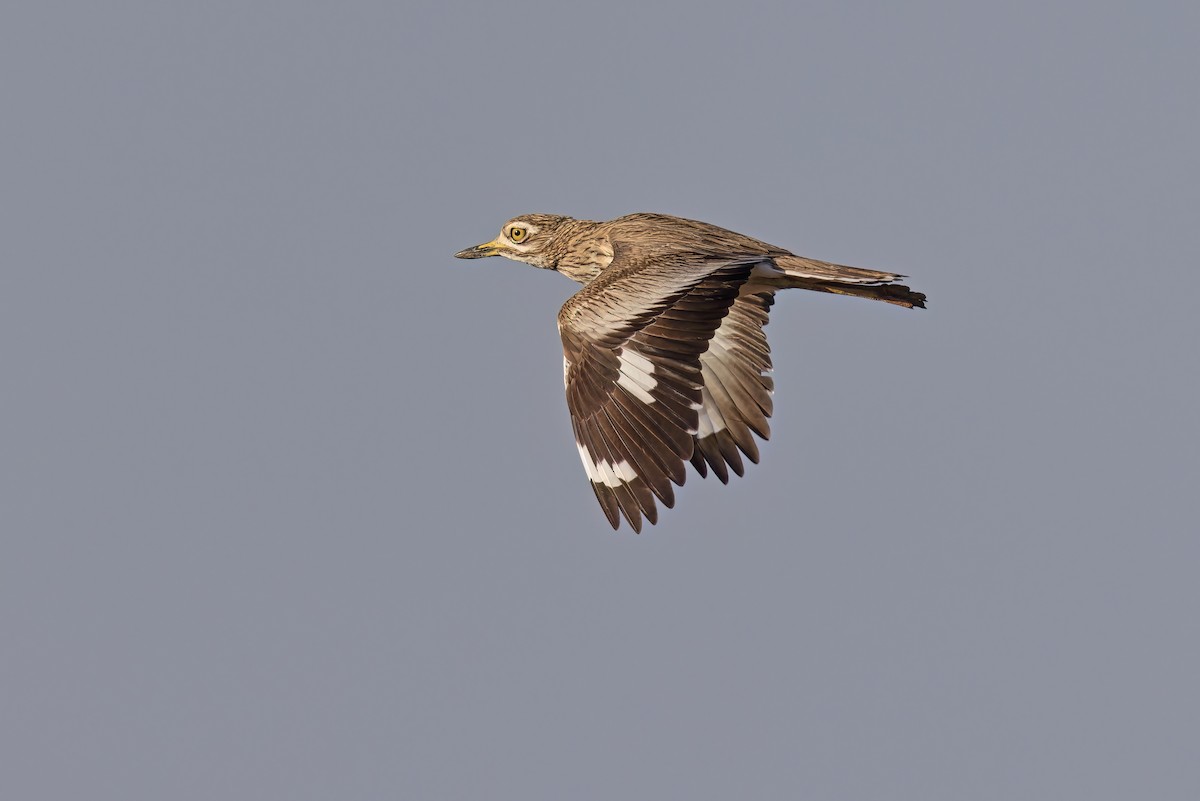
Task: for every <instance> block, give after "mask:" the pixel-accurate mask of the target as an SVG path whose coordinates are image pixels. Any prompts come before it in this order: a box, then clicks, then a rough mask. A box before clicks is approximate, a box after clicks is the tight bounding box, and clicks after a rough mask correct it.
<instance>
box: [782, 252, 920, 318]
mask: <svg viewBox="0 0 1200 801" xmlns="http://www.w3.org/2000/svg"><path fill="white" fill-rule="evenodd" d="M773 261H774V262H775V266H776V267H778V268H779V269H781V270H783V272H784V275H783V276H781V277H780V283H782V284H783V285H784V286H787V287H796V288H799V289H811V290H813V291H815V292H832V293H833V294H835V295H851V296H853V297H856V298H869V299H871V300H882V301H883V302H884V303H894V304H896V305H897V306H904V307H906V308H909V309H911V308H913V307H916V308H918V309H923V308H925V295H924V294H922V293H920V292H914V291H913V290H911V289H909V288H908V287H907V286H904V285H903V284H898V283H896V282H897V281H899V280H900V279H901V278H904V276H903V275H899V274H898V273H882V272H879V271H878V270H864V269H862V268H861V267H847V266H845V265H844V264H831V263H829V262H827V261H817V260H816V259H806V258H804V257H803V256H776V257H775V258H774V259H773Z"/></svg>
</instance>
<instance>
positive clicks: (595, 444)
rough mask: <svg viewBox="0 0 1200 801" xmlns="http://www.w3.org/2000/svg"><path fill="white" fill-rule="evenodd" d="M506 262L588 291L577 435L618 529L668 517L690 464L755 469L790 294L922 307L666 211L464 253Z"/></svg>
mask: <svg viewBox="0 0 1200 801" xmlns="http://www.w3.org/2000/svg"><path fill="white" fill-rule="evenodd" d="M454 255H455V256H456V257H457V258H460V259H478V258H483V257H485V256H504V257H506V258H509V259H513V260H514V261H520V262H525V263H526V264H532V265H533V266H534V267H539V268H541V269H544V270H556V271H558V272H560V273H562V274H563V275H565V276H567V277H568V278H570V279H572V280H574V281H578V282H579V283H581V284H583V285H584V286H583V288H582V289H580V290H579V291H578V292H576V293H575V294H574V295H572V296H571V298H570V299H569V300H567V302H566V303H565V304H564V305H563V307H562V309H561V310H560V311H559V313H558V331H559V334H560V335H561V336H562V345H563V380H564V382H565V384H566V391H567V407H568V409H569V411H570V414H571V427H572V429H573V430H574V432H575V443H576V445H577V446H578V448H579V457H580V459H581V460H582V461H583V468H584V470H585V471H586V472H587V476H588V478H589V479H590V480H591V485H592V490H593V491H594V492H595V493H596V498H597V500H599V501H600V506H601V508H603V509H604V514H605V516H607V518H608V522H609V523H611V524H612V527H613V528H614V529H617V528H619V527H620V524H621V517H622V516H624V517H625V519H626V520H628V521H629V524H630V526H632V527H633V530H634V531H635V532H641V530H642V519H643V518H645V519H646V520H648V521H649V522H650V523H651V524H654V523H657V522H658V508H657V506H656V504H655V499H657V500H658V501H660V502H661V503H662V504H663V505H664V506H666V507H667V508H671V507H672V506H674V504H675V493H674V489H673V487H672V484H674V485H677V486H682V485H683V482H684V479H685V478H686V468H687V463H688V462H691V464H692V466H693V467H694V468H695V469H696V471H697V472H698V473H699V474H700V476H701V477H706V476H707V475H708V471H709V470H710V469H711V470H712V472H713V474H714V475H715V476H716V477H717V478H719V479H720V480H721V482H722V483H726V484H727V483H729V472H730V471H731V470H732V471H733V472H734V473H736V474H737V475H739V476H740V475H742V474H743V472H744V465H743V462H742V456H743V455H744V456H745V457H746V458H747V459H749V460H750V461H751V462H755V463H757V462H758V456H759V454H758V445H757V443H756V442H755V441H754V436H755V435H757V436H758V437H760V438H761V439H763V440H766V439H767V438H768V437H769V436H770V428H769V427H768V425H767V418H769V417H770V416H771V411H772V400H771V395H772V392H773V390H774V382H773V381H772V379H771V377H770V376H769V375H768V373H769V372H770V371H771V356H770V348H769V347H768V346H767V340H766V335H765V333H764V331H763V326H765V325H766V324H767V314H768V312H769V311H770V309H771V305H772V303H773V302H774V299H775V293H776V292H777V291H778V290H780V289H791V288H800V289H811V290H814V291H817V292H832V293H835V294H838V295H851V296H853V297H859V298H870V299H872V300H881V301H884V302H886V303H893V304H895V305H897V306H904V307H907V308H913V307H917V308H925V296H924V295H923V294H921V293H920V292H914V291H913V290H911V289H909V288H908V287H907V286H904V285H902V284H899V283H896V282H897V281H898V280H899V279H901V278H903V277H904V276H902V275H897V274H894V273H884V272H877V271H875V270H864V269H860V268H857V267H846V266H843V265H840V264H830V263H829V262H824V261H817V260H815V259H808V258H805V257H803V256H797V255H795V254H793V253H791V252H789V251H787V250H784V249H783V248H779V247H775V246H774V245H768V244H767V243H765V242H760V241H759V240H757V239H752V238H751V237H748V236H744V235H742V234H739V233H735V232H733V231H729V230H726V229H724V228H719V227H717V226H715V225H710V224H708V223H703V222H697V221H695V220H686V219H683V218H681V217H672V216H669V215H666V214H630V215H627V216H625V217H618V218H617V219H615V220H609V221H608V222H595V221H592V220H576V219H573V218H571V217H560V216H558V215H554V214H525V215H522V216H520V217H514V218H513V219H511V220H509V221H508V222H506V223H505V224H504V227H503V228H502V229H501V230H500V235H499V236H497V237H496V238H495V239H493V240H491V241H490V242H485V243H484V244H482V245H476V246H475V247H471V248H467V249H466V250H462V251H459V252H458V253H455V254H454Z"/></svg>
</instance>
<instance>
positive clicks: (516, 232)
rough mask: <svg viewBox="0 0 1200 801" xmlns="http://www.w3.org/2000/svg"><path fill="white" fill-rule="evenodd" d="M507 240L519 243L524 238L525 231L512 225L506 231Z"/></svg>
mask: <svg viewBox="0 0 1200 801" xmlns="http://www.w3.org/2000/svg"><path fill="white" fill-rule="evenodd" d="M508 238H509V239H511V240H512V241H514V242H520V241H521V240H522V239H524V238H525V229H524V228H521V227H519V226H516V225H514V226H513V227H512V228H509V229H508Z"/></svg>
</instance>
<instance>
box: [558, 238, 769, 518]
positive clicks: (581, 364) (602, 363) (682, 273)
mask: <svg viewBox="0 0 1200 801" xmlns="http://www.w3.org/2000/svg"><path fill="white" fill-rule="evenodd" d="M620 257H621V256H620V253H619V252H618V254H617V256H616V257H614V260H613V264H611V265H610V266H609V267H608V269H606V270H605V271H604V272H603V273H601V275H600V276H599V277H598V278H596V279H595V280H594V281H592V282H591V283H590V284H588V285H587V286H586V287H584V288H583V289H581V290H580V291H579V292H577V293H576V294H575V295H574V296H572V297H571V299H570V300H568V301H567V303H566V304H565V305H564V306H563V308H562V310H561V311H560V312H559V314H558V327H559V333H560V334H561V336H562V341H563V371H564V380H565V383H566V393H567V407H568V409H569V410H570V413H571V426H572V428H573V429H574V432H575V442H576V444H577V446H578V447H579V456H580V459H581V460H582V461H583V466H584V470H585V471H587V475H588V478H589V479H590V480H591V484H592V489H593V490H594V491H595V493H596V498H597V500H599V502H600V506H601V507H602V508H603V509H604V513H605V515H606V516H607V517H608V521H609V523H611V524H612V526H613V528H618V527H619V526H620V520H621V516H622V515H624V517H625V518H626V519H627V520H628V521H629V524H630V525H631V526H632V527H633V529H634V531H641V526H642V517H643V516H645V518H646V519H647V520H649V521H650V522H651V523H655V522H657V519H658V511H657V507H656V505H655V498H657V499H658V500H659V501H661V502H662V503H663V504H664V505H665V506H667V507H668V508H670V507H671V506H673V505H674V502H675V495H674V490H673V488H672V486H671V485H672V483H674V484H676V485H682V484H683V482H684V479H685V478H686V465H687V461H688V460H689V459H691V458H692V454H693V450H694V444H693V438H694V437H695V436H696V435H697V433H698V432H699V428H700V416H699V410H700V409H701V408H702V404H703V397H702V386H703V379H702V375H701V354H703V353H704V352H705V351H706V350H707V349H708V347H709V341H710V340H711V339H712V338H713V334H714V332H716V331H717V329H718V328H719V327H720V325H721V321H722V320H723V319H724V318H725V316H726V314H727V313H728V311H729V308H730V306H732V305H733V303H734V301H735V300H736V299H737V296H738V290H739V288H740V287H741V286H742V284H744V283H745V281H746V279H747V278H748V277H749V275H750V272H751V270H752V269H753V267H754V265H755V264H756V263H758V262H760V261H762V257H761V256H758V255H754V256H751V257H748V258H746V259H729V258H721V259H717V258H704V257H696V256H694V255H670V256H663V255H660V256H658V257H657V258H655V259H653V261H649V262H642V263H635V264H620V263H619V261H620Z"/></svg>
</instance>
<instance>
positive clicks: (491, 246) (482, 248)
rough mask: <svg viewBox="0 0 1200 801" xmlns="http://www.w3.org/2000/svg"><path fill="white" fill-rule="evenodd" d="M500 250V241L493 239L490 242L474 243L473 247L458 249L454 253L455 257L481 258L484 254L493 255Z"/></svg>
mask: <svg viewBox="0 0 1200 801" xmlns="http://www.w3.org/2000/svg"><path fill="white" fill-rule="evenodd" d="M499 252H500V243H499V242H497V241H496V240H495V239H493V240H492V241H491V242H484V243H483V244H482V245H476V246H475V247H473V248H467V249H466V250H460V251H458V252H457V253H455V254H454V258H456V259H482V258H484V257H485V256H495V255H497V254H498V253H499Z"/></svg>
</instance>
